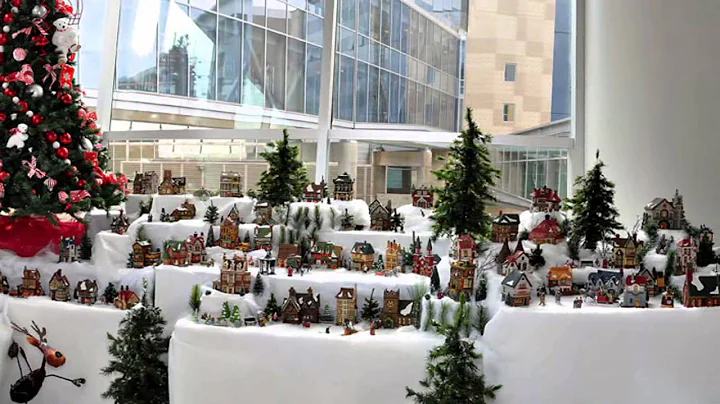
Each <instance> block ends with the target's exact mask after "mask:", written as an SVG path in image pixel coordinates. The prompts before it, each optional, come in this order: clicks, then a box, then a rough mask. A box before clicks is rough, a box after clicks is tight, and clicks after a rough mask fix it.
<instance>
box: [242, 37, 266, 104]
mask: <svg viewBox="0 0 720 404" xmlns="http://www.w3.org/2000/svg"><path fill="white" fill-rule="evenodd" d="M243 41H244V55H245V57H244V58H243V85H242V103H243V104H247V105H256V106H259V107H262V106H263V105H265V96H264V95H263V94H264V93H263V87H264V85H265V30H264V29H262V28H258V27H253V26H252V25H249V24H245V35H244V38H243Z"/></svg>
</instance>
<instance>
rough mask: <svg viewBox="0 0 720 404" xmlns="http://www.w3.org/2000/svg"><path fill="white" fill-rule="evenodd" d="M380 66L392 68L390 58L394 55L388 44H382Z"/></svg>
mask: <svg viewBox="0 0 720 404" xmlns="http://www.w3.org/2000/svg"><path fill="white" fill-rule="evenodd" d="M380 48H381V49H380V52H381V54H380V66H382V67H384V68H386V69H389V68H390V59H391V57H392V50H391V49H390V48H388V47H387V46H381V47H380Z"/></svg>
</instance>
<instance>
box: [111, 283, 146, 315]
mask: <svg viewBox="0 0 720 404" xmlns="http://www.w3.org/2000/svg"><path fill="white" fill-rule="evenodd" d="M138 303H140V298H139V297H138V295H137V293H135V292H133V291H132V290H130V287H129V286H125V287H123V286H122V285H121V286H120V291H119V292H118V295H117V297H115V300H114V301H113V304H114V305H115V307H117V308H118V309H120V310H129V309H132V308H133V307H135V306H136V305H137V304H138Z"/></svg>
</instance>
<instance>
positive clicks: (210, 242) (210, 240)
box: [205, 225, 217, 247]
mask: <svg viewBox="0 0 720 404" xmlns="http://www.w3.org/2000/svg"><path fill="white" fill-rule="evenodd" d="M216 244H217V241H216V240H215V230H213V226H212V225H210V228H209V229H208V233H207V239H206V240H205V247H215V245H216Z"/></svg>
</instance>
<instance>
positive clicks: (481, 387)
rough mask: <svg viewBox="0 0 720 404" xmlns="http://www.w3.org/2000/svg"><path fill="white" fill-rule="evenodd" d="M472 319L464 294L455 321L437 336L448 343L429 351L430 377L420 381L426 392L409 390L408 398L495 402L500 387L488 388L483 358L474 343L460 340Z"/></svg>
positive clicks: (421, 402)
mask: <svg viewBox="0 0 720 404" xmlns="http://www.w3.org/2000/svg"><path fill="white" fill-rule="evenodd" d="M469 315H470V310H469V307H468V305H467V304H466V301H465V295H464V294H461V295H460V305H459V306H458V310H457V314H456V315H455V321H454V322H453V323H452V324H443V325H437V332H438V333H440V334H441V335H443V336H445V343H444V344H443V345H440V346H438V347H435V348H433V349H432V350H431V351H430V355H429V357H428V364H427V377H426V378H425V379H424V380H421V381H420V385H421V386H422V387H423V388H424V389H425V391H424V392H419V391H415V390H413V389H411V388H409V387H406V388H405V389H406V390H407V397H408V398H412V399H413V400H414V401H415V402H416V403H418V404H444V403H448V404H449V403H465V404H484V403H485V402H486V399H488V398H495V392H496V391H497V390H498V389H500V387H501V386H486V385H485V377H484V376H483V375H482V374H481V373H480V371H479V369H478V367H477V361H478V360H479V359H480V358H481V357H482V356H481V355H480V354H479V353H477V352H475V344H474V343H473V342H472V341H468V340H465V339H463V338H461V336H460V333H461V331H462V330H463V328H464V326H465V325H466V324H467V322H468V316H469Z"/></svg>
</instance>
